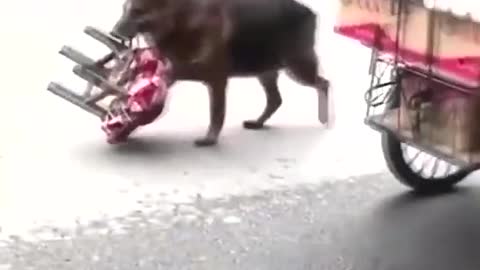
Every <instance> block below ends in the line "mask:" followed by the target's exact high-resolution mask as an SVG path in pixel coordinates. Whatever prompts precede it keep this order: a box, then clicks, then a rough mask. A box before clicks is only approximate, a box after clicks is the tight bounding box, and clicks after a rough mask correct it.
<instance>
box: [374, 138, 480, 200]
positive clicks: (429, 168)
mask: <svg viewBox="0 0 480 270" xmlns="http://www.w3.org/2000/svg"><path fill="white" fill-rule="evenodd" d="M382 150H383V156H384V158H385V161H386V163H387V167H388V169H389V170H390V171H391V172H392V174H393V175H394V176H395V177H396V178H397V179H398V180H399V181H400V182H401V183H402V184H404V185H406V186H408V187H411V188H413V189H414V190H415V191H419V192H427V193H430V192H441V191H447V190H450V189H451V188H452V187H453V186H454V185H455V184H457V183H458V182H460V181H462V180H463V179H464V178H465V177H467V176H468V175H469V174H470V173H471V172H473V171H474V169H472V168H459V167H457V166H454V165H452V164H450V163H448V162H446V161H444V160H441V159H439V158H437V157H434V156H431V155H429V154H427V153H425V152H422V151H421V150H419V149H416V148H414V147H411V146H408V145H406V144H405V143H402V142H401V141H399V140H398V139H397V138H396V137H395V136H394V135H392V134H389V133H387V132H385V133H383V134H382Z"/></svg>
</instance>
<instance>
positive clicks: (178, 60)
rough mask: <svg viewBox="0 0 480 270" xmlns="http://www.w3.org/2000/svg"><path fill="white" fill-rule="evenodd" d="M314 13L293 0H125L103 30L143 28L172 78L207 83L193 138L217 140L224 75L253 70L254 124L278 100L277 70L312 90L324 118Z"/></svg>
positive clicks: (324, 88)
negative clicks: (261, 95) (260, 95)
mask: <svg viewBox="0 0 480 270" xmlns="http://www.w3.org/2000/svg"><path fill="white" fill-rule="evenodd" d="M316 27H317V23H316V14H315V13H314V12H313V11H312V10H311V9H310V8H308V7H306V6H304V5H302V4H301V3H299V2H297V1H296V0H126V2H125V3H124V5H123V13H122V16H121V17H120V19H119V20H118V22H117V23H116V25H115V26H114V27H113V29H112V32H111V34H112V35H114V36H117V37H122V38H127V39H131V38H133V37H135V36H136V35H137V34H144V35H145V36H146V37H147V40H149V42H151V43H153V44H152V45H154V46H156V47H157V48H159V49H160V50H161V52H162V53H163V54H164V55H165V56H166V57H168V58H169V59H170V61H171V63H172V66H173V73H174V76H173V77H174V78H173V79H174V81H177V80H191V81H199V82H203V83H205V84H206V85H207V86H208V88H209V101H210V123H209V127H208V131H207V133H206V135H205V136H204V137H201V138H200V139H197V140H195V144H196V145H197V146H210V145H214V144H216V143H217V141H218V136H219V134H220V132H221V130H222V127H223V124H224V119H225V109H226V87H227V81H228V78H229V77H233V76H255V77H257V78H258V80H259V81H260V83H261V85H262V86H263V89H264V91H265V94H266V100H267V102H266V106H265V109H264V111H263V112H262V114H261V115H260V116H259V117H258V118H257V119H255V120H248V121H245V122H244V123H243V126H244V127H245V128H247V129H260V128H262V127H263V126H264V123H265V122H266V121H267V120H268V119H269V118H270V117H271V116H272V115H273V114H274V113H275V111H277V109H278V108H279V107H280V105H281V104H282V97H281V95H280V92H279V90H278V85H277V80H278V73H279V70H281V69H285V70H286V71H287V74H288V75H289V76H290V77H291V78H292V79H294V80H295V81H297V82H298V83H300V84H302V85H307V86H311V87H313V88H314V89H316V91H317V93H318V102H319V104H318V105H319V108H318V117H319V120H320V122H321V123H323V124H327V122H328V120H329V116H330V114H329V108H328V103H329V102H328V92H329V84H330V83H329V81H328V80H327V79H325V78H323V77H322V76H320V75H319V74H318V73H319V70H320V68H319V62H318V60H317V55H316V53H315V50H314V47H315V32H316Z"/></svg>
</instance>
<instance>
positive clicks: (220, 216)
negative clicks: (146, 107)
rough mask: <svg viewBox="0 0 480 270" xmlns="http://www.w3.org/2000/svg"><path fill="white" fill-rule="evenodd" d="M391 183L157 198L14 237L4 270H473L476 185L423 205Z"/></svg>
mask: <svg viewBox="0 0 480 270" xmlns="http://www.w3.org/2000/svg"><path fill="white" fill-rule="evenodd" d="M392 180H393V179H392V178H391V177H390V176H388V175H370V176H364V177H359V178H352V179H350V180H348V181H340V182H329V183H324V184H322V185H319V186H318V185H305V186H301V187H300V186H299V187H297V188H295V189H285V190H278V191H267V192H263V193H259V194H257V195H254V196H234V197H231V198H224V199H221V200H207V199H203V198H202V197H201V196H198V197H197V198H196V200H195V201H194V202H192V203H179V204H168V203H166V201H165V200H164V196H163V195H162V194H155V193H154V192H153V193H152V194H150V196H147V197H145V199H144V200H142V201H138V207H137V210H134V211H132V212H131V213H130V214H128V215H125V216H119V217H116V218H112V219H109V218H108V219H99V220H96V221H93V222H90V223H88V224H78V225H77V226H75V227H74V228H73V229H72V230H62V229H61V228H57V227H55V226H45V227H43V228H39V229H38V231H37V233H38V234H43V235H44V237H47V236H46V235H48V237H50V239H51V240H49V241H39V242H35V243H32V242H28V241H24V240H23V239H21V238H14V237H12V238H11V239H10V243H11V244H7V245H6V246H4V247H3V248H1V249H0V261H1V262H2V263H1V264H0V269H51V270H57V269H98V270H101V269H172V270H177V269H195V270H197V269H212V270H215V269H259V270H260V269H262V270H263V269H265V270H267V269H302V270H304V269H322V270H323V269H332V270H340V269H345V270H346V269H349V270H350V269H359V270H377V269H379V270H380V269H381V270H397V269H398V270H403V269H409V270H417V269H418V270H422V269H437V270H443V269H445V270H447V269H462V270H470V269H472V270H474V269H478V266H479V265H480V260H479V259H478V256H477V255H478V248H480V244H479V243H480V241H479V240H480V234H479V233H478V227H479V226H480V220H479V219H478V214H479V211H480V208H479V205H478V199H477V198H478V195H479V190H478V188H477V187H475V186H473V185H471V184H468V185H467V186H468V187H462V188H460V189H459V190H458V191H457V192H455V193H453V194H449V195H443V196H440V197H433V198H420V197H416V196H414V195H412V194H409V193H405V192H403V191H404V190H401V189H399V187H398V185H396V183H395V182H393V181H392ZM165 207H169V208H170V209H169V211H165ZM2 264H3V265H2Z"/></svg>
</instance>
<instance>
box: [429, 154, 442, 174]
mask: <svg viewBox="0 0 480 270" xmlns="http://www.w3.org/2000/svg"><path fill="white" fill-rule="evenodd" d="M439 164H440V160H439V159H438V158H436V159H435V161H434V162H433V167H432V172H431V174H430V178H434V177H435V174H436V173H437V171H438V165H439Z"/></svg>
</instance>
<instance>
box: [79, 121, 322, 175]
mask: <svg viewBox="0 0 480 270" xmlns="http://www.w3.org/2000/svg"><path fill="white" fill-rule="evenodd" d="M325 132H326V131H325V129H324V128H322V127H321V126H294V127H291V126H290V127H288V126H287V127H285V126H283V127H270V128H267V129H265V130H259V131H249V130H244V129H242V128H240V127H239V128H230V129H229V130H228V131H226V132H224V134H223V136H222V137H221V140H220V142H219V144H218V145H216V146H212V147H195V146H194V145H193V140H194V138H195V137H193V135H192V133H179V134H175V133H168V132H143V133H139V134H134V136H132V138H131V139H129V141H128V142H127V143H125V144H122V145H114V146H112V145H107V144H105V142H103V141H101V140H98V141H95V142H92V141H90V142H88V143H85V144H82V145H79V147H78V148H77V150H76V151H77V153H78V155H77V156H78V161H79V162H81V163H83V164H86V165H87V166H90V167H92V168H98V169H99V170H109V171H117V172H118V171H125V172H127V171H128V174H132V173H133V172H132V171H137V172H138V173H140V174H142V175H145V176H146V175H149V174H150V175H157V176H159V175H161V174H162V173H168V172H170V173H172V172H174V171H175V170H180V171H189V172H192V173H194V172H196V171H204V172H205V171H211V172H212V171H215V170H217V171H218V170H222V171H225V170H228V169H232V170H238V171H241V170H242V169H261V168H263V167H264V166H267V167H268V166H271V164H272V163H274V162H278V160H287V159H295V158H296V157H302V156H304V155H305V154H306V153H308V152H310V151H311V149H312V146H313V145H315V143H316V142H318V141H319V140H322V137H323V136H324V135H325ZM232 172H235V171H232ZM151 177H153V176H151Z"/></svg>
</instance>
